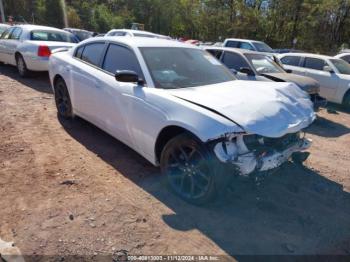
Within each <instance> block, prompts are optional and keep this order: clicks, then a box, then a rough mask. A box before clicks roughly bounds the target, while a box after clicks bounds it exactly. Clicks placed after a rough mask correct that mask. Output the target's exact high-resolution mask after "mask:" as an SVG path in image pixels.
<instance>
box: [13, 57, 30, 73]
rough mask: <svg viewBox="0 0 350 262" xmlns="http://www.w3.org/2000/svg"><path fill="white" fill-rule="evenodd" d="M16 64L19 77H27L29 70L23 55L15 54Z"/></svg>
mask: <svg viewBox="0 0 350 262" xmlns="http://www.w3.org/2000/svg"><path fill="white" fill-rule="evenodd" d="M16 65H17V70H18V73H19V75H20V76H21V77H28V76H29V75H30V71H29V70H28V68H27V64H26V62H25V61H24V58H23V56H22V55H20V54H18V55H16Z"/></svg>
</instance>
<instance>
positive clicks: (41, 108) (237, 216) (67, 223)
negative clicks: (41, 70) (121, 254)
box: [0, 66, 350, 260]
mask: <svg viewBox="0 0 350 262" xmlns="http://www.w3.org/2000/svg"><path fill="white" fill-rule="evenodd" d="M333 107H335V106H333ZM335 110H336V111H330V112H327V110H321V112H319V113H318V115H319V119H318V120H317V121H316V122H315V123H314V124H313V126H312V127H311V128H309V130H308V133H309V134H308V137H310V138H312V139H313V141H314V144H313V146H312V148H311V156H310V158H309V160H308V161H307V162H306V164H305V166H304V167H302V166H297V165H295V164H292V163H290V164H287V165H286V166H285V167H284V168H283V169H282V170H281V171H279V172H278V174H275V175H273V176H271V177H269V178H267V179H265V180H264V181H262V182H260V183H258V184H255V183H253V182H251V181H240V182H236V183H234V184H233V185H231V186H230V188H229V190H227V192H226V193H225V194H224V197H222V198H221V199H220V201H217V202H215V203H213V204H211V205H209V206H207V207H195V206H192V205H189V204H186V203H185V202H183V201H182V200H180V199H178V198H177V197H175V196H174V195H173V194H171V193H169V191H168V190H167V188H166V185H165V183H164V179H163V178H162V177H161V175H160V173H159V170H158V169H157V168H155V167H153V166H152V165H151V164H149V163H148V162H147V161H146V160H144V159H143V158H142V157H140V156H139V155H138V154H136V153H135V152H134V151H132V150H131V149H129V148H128V147H127V146H125V145H123V144H121V143H120V142H118V141H117V140H115V139H113V138H112V137H110V136H109V135H107V134H106V133H104V132H103V131H101V130H99V129H98V128H96V127H94V126H93V125H91V124H89V123H87V122H86V121H84V120H82V119H79V118H76V119H75V120H74V121H62V120H59V119H58V117H57V114H56V109H55V106H54V101H53V96H52V92H51V89H50V85H49V81H48V76H47V75H46V74H43V75H42V74H40V75H37V76H35V77H32V78H30V79H21V78H19V77H18V75H17V73H16V70H15V68H12V67H7V66H0V239H2V240H4V241H13V242H14V243H15V245H16V246H17V247H18V248H19V249H20V251H21V252H22V254H25V255H33V254H36V255H58V254H59V255H62V256H65V255H88V256H91V257H93V256H97V255H101V254H112V253H114V252H116V251H118V250H126V251H127V252H128V253H129V254H132V255H134V254H143V255H159V254H163V255H174V254H177V255H185V254H187V255H190V254H191V255H196V254H199V255H203V254H210V255H231V256H232V257H233V258H237V257H238V256H239V255H247V254H250V255H251V254H263V255H266V254H269V255H271V254H287V255H289V254H293V255H294V254H350V194H349V192H350V113H347V112H345V111H344V110H341V109H340V108H338V107H335ZM0 260H1V259H0Z"/></svg>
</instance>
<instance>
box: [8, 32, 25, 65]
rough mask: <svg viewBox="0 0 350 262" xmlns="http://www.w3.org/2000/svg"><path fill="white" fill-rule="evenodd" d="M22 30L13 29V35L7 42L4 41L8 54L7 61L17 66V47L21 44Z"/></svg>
mask: <svg viewBox="0 0 350 262" xmlns="http://www.w3.org/2000/svg"><path fill="white" fill-rule="evenodd" d="M21 34H22V28H20V27H15V28H13V30H12V32H11V35H10V37H9V39H7V41H4V49H5V54H6V58H5V59H6V61H7V63H9V64H11V65H15V64H16V59H15V52H16V51H17V47H18V46H19V45H20V44H21V40H20V37H21Z"/></svg>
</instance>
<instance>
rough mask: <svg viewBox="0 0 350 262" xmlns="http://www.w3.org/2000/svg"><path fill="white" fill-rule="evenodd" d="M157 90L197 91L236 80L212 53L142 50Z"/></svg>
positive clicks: (153, 48) (168, 48)
mask: <svg viewBox="0 0 350 262" xmlns="http://www.w3.org/2000/svg"><path fill="white" fill-rule="evenodd" d="M140 50H141V52H142V55H143V57H144V59H145V62H146V64H147V66H148V69H149V71H150V73H151V76H152V79H153V82H154V84H155V86H156V87H157V88H164V89H174V88H185V87H196V86H202V85H211V84H216V83H222V82H228V81H232V80H235V78H234V76H233V75H232V74H231V73H230V71H229V70H228V69H226V67H225V66H224V65H222V64H221V63H220V62H219V61H218V60H217V59H216V58H214V57H213V56H212V55H210V54H209V53H207V52H205V51H203V50H199V49H193V48H176V47H143V48H140Z"/></svg>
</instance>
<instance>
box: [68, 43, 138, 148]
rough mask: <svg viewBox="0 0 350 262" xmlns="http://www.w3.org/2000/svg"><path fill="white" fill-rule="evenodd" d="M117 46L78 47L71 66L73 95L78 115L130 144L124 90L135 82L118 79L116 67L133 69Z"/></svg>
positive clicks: (94, 44) (92, 45) (130, 87)
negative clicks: (116, 78)
mask: <svg viewBox="0 0 350 262" xmlns="http://www.w3.org/2000/svg"><path fill="white" fill-rule="evenodd" d="M115 46H116V45H113V46H112V45H111V46H108V49H107V54H106V55H104V54H105V51H106V47H107V45H106V44H105V43H103V42H97V43H92V44H87V45H86V46H83V47H82V48H83V50H79V49H80V48H79V49H78V50H77V53H76V54H75V55H76V58H77V60H76V62H75V65H74V66H73V68H72V69H71V70H72V81H73V85H74V91H73V98H72V99H73V101H74V102H73V104H74V106H75V107H76V109H75V110H76V111H77V112H78V114H79V115H81V116H82V117H83V118H86V119H87V120H89V121H91V122H92V123H94V124H95V125H97V126H98V127H100V128H102V129H103V130H105V131H106V132H108V133H109V134H111V135H112V136H114V137H116V138H117V139H118V140H120V141H123V142H124V143H126V144H130V145H131V144H132V142H131V139H130V133H129V131H128V125H127V121H126V120H127V119H126V118H125V111H126V109H127V107H124V104H123V102H122V99H123V92H122V90H124V89H125V90H132V89H133V87H134V86H135V84H133V83H121V82H117V81H116V80H115V72H116V70H131V69H130V68H128V67H127V65H128V63H129V62H130V57H126V56H121V55H120V54H118V53H117V52H116V50H115V49H116V48H115ZM117 47H118V46H117ZM103 57H105V58H104V61H102V60H103ZM118 58H119V59H118ZM125 65H126V66H125Z"/></svg>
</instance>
